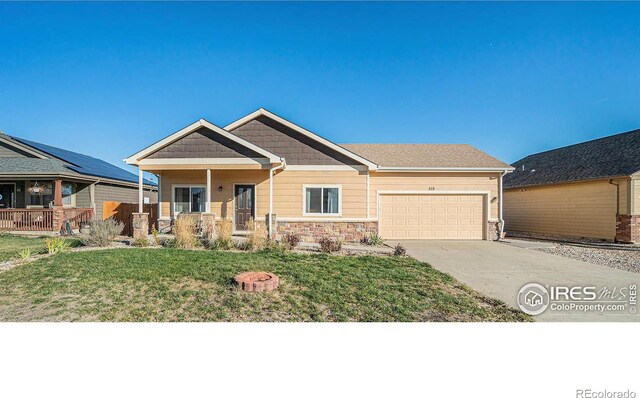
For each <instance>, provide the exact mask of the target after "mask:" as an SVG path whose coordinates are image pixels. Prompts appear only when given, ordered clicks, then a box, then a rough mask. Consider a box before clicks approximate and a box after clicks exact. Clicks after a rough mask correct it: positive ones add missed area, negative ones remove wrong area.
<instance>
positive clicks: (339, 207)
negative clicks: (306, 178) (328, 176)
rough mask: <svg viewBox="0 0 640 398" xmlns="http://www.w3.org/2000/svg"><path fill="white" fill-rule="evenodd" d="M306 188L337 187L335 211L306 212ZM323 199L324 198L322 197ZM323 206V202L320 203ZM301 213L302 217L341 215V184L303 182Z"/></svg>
mask: <svg viewBox="0 0 640 398" xmlns="http://www.w3.org/2000/svg"><path fill="white" fill-rule="evenodd" d="M307 188H338V212H337V213H307ZM323 200H324V199H323ZM320 207H321V208H322V207H323V203H322V202H321V203H320ZM302 215H303V216H304V217H336V216H337V217H342V185H339V184H304V185H302Z"/></svg>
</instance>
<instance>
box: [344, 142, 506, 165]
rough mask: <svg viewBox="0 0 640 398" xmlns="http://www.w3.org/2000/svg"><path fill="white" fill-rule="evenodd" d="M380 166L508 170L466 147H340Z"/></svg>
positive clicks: (376, 145)
mask: <svg viewBox="0 0 640 398" xmlns="http://www.w3.org/2000/svg"><path fill="white" fill-rule="evenodd" d="M340 146H341V147H343V148H345V149H347V150H349V151H351V152H353V153H355V154H357V155H360V156H362V157H363V158H365V159H368V160H370V161H372V162H374V163H376V164H378V165H379V166H381V167H468V168H509V167H510V166H509V165H508V164H506V163H504V162H501V161H500V160H498V159H496V158H494V157H492V156H489V155H487V154H486V153H484V152H482V151H481V150H479V149H476V148H474V147H472V146H471V145H467V144H340Z"/></svg>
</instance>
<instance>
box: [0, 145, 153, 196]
mask: <svg viewBox="0 0 640 398" xmlns="http://www.w3.org/2000/svg"><path fill="white" fill-rule="evenodd" d="M11 138H12V139H14V140H16V141H18V142H21V143H23V144H25V145H28V146H30V147H32V148H35V149H37V150H38V151H40V152H44V153H45V154H48V155H51V156H53V157H55V158H58V159H60V160H62V161H64V162H65V163H66V165H65V166H66V168H67V169H68V170H67V172H68V171H69V170H71V171H73V172H76V173H79V174H83V175H89V176H95V177H103V178H110V179H113V180H119V181H125V182H134V183H137V182H138V176H136V175H135V174H133V173H130V172H128V171H126V170H124V169H121V168H120V167H117V166H114V165H112V164H111V163H107V162H105V161H104V160H100V159H96V158H94V157H91V156H87V155H83V154H81V153H77V152H72V151H68V150H66V149H61V148H56V147H54V146H51V145H46V144H42V143H39V142H35V141H30V140H26V139H24V138H18V137H11ZM144 183H145V184H146V185H153V186H155V185H156V183H154V182H152V181H150V180H147V179H145V180H144Z"/></svg>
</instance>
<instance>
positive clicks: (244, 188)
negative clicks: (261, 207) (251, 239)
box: [233, 185, 256, 231]
mask: <svg viewBox="0 0 640 398" xmlns="http://www.w3.org/2000/svg"><path fill="white" fill-rule="evenodd" d="M233 196H234V200H233V202H234V204H235V205H234V209H233V211H234V218H235V224H236V225H235V229H236V231H245V230H246V229H247V227H246V225H247V221H249V220H250V219H251V218H253V217H255V215H256V214H255V199H256V190H255V186H254V185H236V186H235V188H234V193H233Z"/></svg>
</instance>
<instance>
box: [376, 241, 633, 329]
mask: <svg viewBox="0 0 640 398" xmlns="http://www.w3.org/2000/svg"><path fill="white" fill-rule="evenodd" d="M388 243H389V244H395V243H401V244H402V245H403V246H404V247H406V248H407V254H409V255H411V256H412V257H414V258H416V259H418V260H420V261H424V262H427V263H429V264H431V265H432V266H433V267H434V268H436V269H438V270H440V271H443V272H446V273H448V274H449V275H451V276H453V277H454V278H456V279H457V280H459V281H460V282H462V283H464V284H466V285H468V286H469V287H471V288H473V289H475V290H477V291H479V292H481V293H483V294H485V295H487V296H489V297H493V298H497V299H499V300H502V301H504V302H505V303H507V304H509V305H511V306H513V307H515V308H518V305H517V295H518V291H519V290H520V288H522V286H524V285H526V284H527V283H531V282H537V283H539V284H541V285H543V286H545V285H550V286H568V287H573V286H596V287H597V288H598V289H600V288H601V287H607V288H609V289H613V288H614V287H618V288H620V287H628V286H629V285H630V284H636V285H638V284H640V274H637V273H633V272H628V271H621V270H617V269H613V268H608V267H604V266H599V265H595V264H590V263H585V262H582V261H578V260H573V259H569V258H565V257H561V256H556V255H553V254H546V253H542V252H539V251H536V250H529V249H527V248H526V247H527V246H528V245H529V243H528V242H527V243H524V244H517V242H516V244H514V243H513V242H512V243H500V242H488V241H402V242H388ZM535 319H536V320H538V321H563V322H566V321H592V322H603V321H604V322H610V321H640V315H639V314H637V313H636V314H631V313H629V311H623V312H606V313H593V312H588V313H582V312H570V313H568V312H557V311H551V310H550V309H547V310H546V311H545V312H544V313H543V314H541V315H538V316H535Z"/></svg>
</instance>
